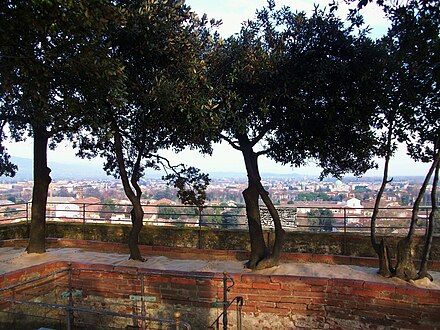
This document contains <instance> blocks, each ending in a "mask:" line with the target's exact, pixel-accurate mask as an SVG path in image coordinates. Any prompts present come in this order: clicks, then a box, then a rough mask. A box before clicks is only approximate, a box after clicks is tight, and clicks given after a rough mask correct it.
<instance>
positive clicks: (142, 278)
mask: <svg viewBox="0 0 440 330" xmlns="http://www.w3.org/2000/svg"><path fill="white" fill-rule="evenodd" d="M140 275H141V315H142V325H141V328H142V330H145V329H146V324H145V316H147V311H146V309H145V301H144V296H145V288H144V274H143V273H141V274H140Z"/></svg>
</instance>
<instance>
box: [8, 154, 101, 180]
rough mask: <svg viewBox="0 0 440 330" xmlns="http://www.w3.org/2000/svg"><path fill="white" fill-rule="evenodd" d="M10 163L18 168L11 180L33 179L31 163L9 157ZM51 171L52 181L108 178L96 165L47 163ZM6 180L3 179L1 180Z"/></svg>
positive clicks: (85, 163)
mask: <svg viewBox="0 0 440 330" xmlns="http://www.w3.org/2000/svg"><path fill="white" fill-rule="evenodd" d="M11 160H12V162H13V163H14V164H15V165H17V166H18V171H17V174H16V175H15V177H14V178H12V179H13V180H32V179H33V165H32V164H33V163H32V162H33V161H32V159H28V158H21V157H11ZM49 167H50V169H51V170H52V172H51V173H50V176H51V177H52V179H54V180H73V179H76V180H78V179H105V178H108V176H107V175H106V173H105V172H104V170H103V169H102V166H99V165H96V163H90V162H89V161H87V160H85V161H84V162H78V163H71V164H63V163H57V162H49ZM1 179H2V180H4V179H6V180H7V178H5V177H2V178H1Z"/></svg>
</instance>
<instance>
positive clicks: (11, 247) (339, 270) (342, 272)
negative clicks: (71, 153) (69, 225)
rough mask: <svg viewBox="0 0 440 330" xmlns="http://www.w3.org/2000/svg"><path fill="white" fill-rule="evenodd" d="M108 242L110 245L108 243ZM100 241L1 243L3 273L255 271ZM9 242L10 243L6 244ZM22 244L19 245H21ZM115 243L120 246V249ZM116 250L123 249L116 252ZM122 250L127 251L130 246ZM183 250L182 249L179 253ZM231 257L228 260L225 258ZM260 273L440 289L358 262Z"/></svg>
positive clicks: (215, 256)
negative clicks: (106, 268)
mask: <svg viewBox="0 0 440 330" xmlns="http://www.w3.org/2000/svg"><path fill="white" fill-rule="evenodd" d="M106 244H108V245H106ZM106 244H103V243H97V244H96V246H94V245H93V244H88V245H87V247H74V246H72V247H60V246H58V247H49V248H48V249H47V252H46V253H43V254H35V253H31V254H28V253H27V252H25V249H24V247H23V242H21V244H2V246H0V274H4V273H8V272H12V271H15V270H19V269H23V268H26V267H29V266H33V265H38V264H42V263H46V262H52V261H53V262H55V261H67V262H69V261H71V262H80V263H89V264H105V265H115V266H116V265H118V266H130V267H138V268H145V269H151V270H172V271H184V272H210V273H212V272H214V273H221V272H227V273H229V274H232V275H233V274H243V273H251V272H252V271H251V270H249V269H246V268H244V263H245V260H243V258H242V257H243V256H241V259H242V260H240V258H237V257H236V256H235V257H233V256H232V257H231V253H228V252H225V251H223V252H221V251H217V252H215V251H212V252H209V251H202V252H201V251H200V250H195V251H194V252H193V253H188V251H187V250H185V249H183V250H179V249H178V248H171V249H170V248H164V249H163V250H161V249H160V248H154V249H152V248H151V247H150V249H148V247H144V248H143V249H142V248H141V251H142V254H143V256H144V257H145V258H147V260H146V261H145V262H140V261H134V260H129V259H128V253H127V252H126V251H120V250H121V248H120V247H121V245H120V244H119V245H114V244H112V243H106ZM5 245H7V246H5ZM17 245H18V246H17ZM112 246H113V247H114V246H119V248H118V249H114V248H112ZM115 250H119V251H116V252H115ZM122 250H126V247H125V246H124V248H123V249H122ZM179 251H180V252H179ZM225 259H227V260H225ZM254 273H257V274H267V275H293V276H315V277H326V278H349V279H357V280H363V281H370V282H380V283H391V284H395V285H412V286H417V287H424V288H428V289H432V290H440V272H430V273H431V275H432V276H433V277H434V281H433V282H430V281H429V280H428V279H423V280H418V281H415V282H411V283H407V282H405V281H402V280H400V279H397V278H392V279H387V278H383V277H382V276H380V275H378V274H377V269H376V268H373V267H361V266H355V265H337V264H328V263H319V262H313V263H310V262H294V261H283V262H282V263H281V265H280V266H278V267H273V268H270V269H265V270H260V271H254Z"/></svg>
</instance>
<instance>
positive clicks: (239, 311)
mask: <svg viewBox="0 0 440 330" xmlns="http://www.w3.org/2000/svg"><path fill="white" fill-rule="evenodd" d="M242 307H243V297H237V330H241V310H242Z"/></svg>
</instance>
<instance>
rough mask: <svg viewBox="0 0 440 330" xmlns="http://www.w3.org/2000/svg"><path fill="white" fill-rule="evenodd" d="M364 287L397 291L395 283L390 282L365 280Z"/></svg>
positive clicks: (366, 288) (376, 290)
mask: <svg viewBox="0 0 440 330" xmlns="http://www.w3.org/2000/svg"><path fill="white" fill-rule="evenodd" d="M363 287H364V289H365V290H371V291H375V292H390V293H395V292H396V286H395V285H394V284H388V283H375V282H364V286H363Z"/></svg>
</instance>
